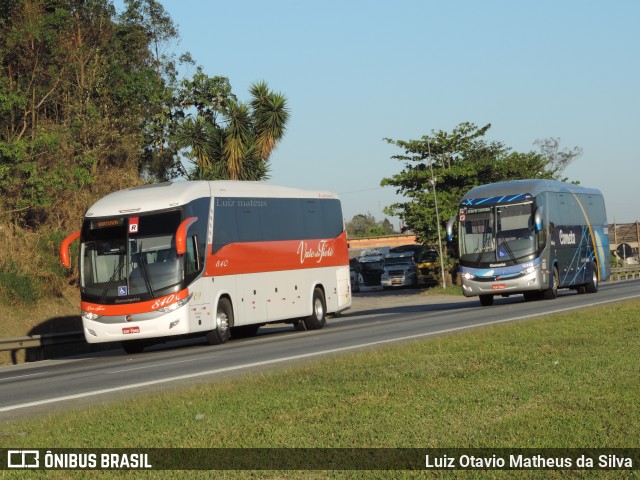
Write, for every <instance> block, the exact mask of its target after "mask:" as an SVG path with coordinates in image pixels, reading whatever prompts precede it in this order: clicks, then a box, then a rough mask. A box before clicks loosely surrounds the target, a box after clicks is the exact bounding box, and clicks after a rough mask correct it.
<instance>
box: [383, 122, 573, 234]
mask: <svg viewBox="0 0 640 480" xmlns="http://www.w3.org/2000/svg"><path fill="white" fill-rule="evenodd" d="M490 128H491V125H490V124H487V125H485V126H483V127H477V126H476V125H475V124H473V123H461V124H460V125H458V126H457V127H456V128H454V129H453V131H452V132H450V133H449V132H445V131H442V130H440V131H437V132H435V131H432V132H431V135H424V136H422V138H421V139H419V140H408V141H405V140H392V139H389V138H386V139H385V140H386V141H387V142H388V143H390V144H392V145H396V146H397V147H399V148H401V149H403V150H404V153H403V154H399V155H394V156H393V157H392V158H394V159H396V160H399V161H402V162H404V168H403V170H402V171H401V172H400V173H398V174H396V175H393V176H392V177H390V178H383V179H382V181H381V185H383V186H386V185H392V186H394V187H396V192H397V193H399V194H402V195H404V197H405V198H407V200H406V201H404V202H397V203H394V204H392V205H390V206H388V207H386V208H385V213H386V214H388V215H394V216H398V217H400V218H401V219H402V220H403V221H404V224H405V225H406V227H407V229H409V230H412V231H413V232H415V234H416V236H417V237H418V240H419V241H420V242H423V243H427V244H435V243H437V240H438V238H437V222H436V213H435V201H434V195H433V190H432V188H435V189H436V193H437V201H438V207H439V217H440V223H441V227H443V226H444V224H445V223H446V221H447V220H448V219H449V218H451V217H452V216H454V215H455V214H456V212H457V208H458V204H459V201H460V199H461V198H462V196H463V195H464V194H465V193H466V192H467V191H468V190H470V189H471V188H473V187H474V186H477V185H482V184H486V183H493V182H499V181H505V180H517V179H525V178H546V179H552V178H556V177H557V176H558V175H559V174H560V173H561V171H562V169H563V168H564V166H566V163H565V164H563V163H561V162H557V161H555V162H554V159H553V158H552V157H550V156H547V154H548V152H545V151H543V152H539V153H538V152H528V153H519V152H513V151H511V148H509V147H507V146H505V145H504V144H503V143H501V142H496V141H491V142H490V141H487V140H485V139H484V138H483V137H484V136H485V135H486V133H487V131H488V130H489V129H490ZM545 145H546V144H545ZM574 151H575V149H574ZM433 181H435V183H432V182H433Z"/></svg>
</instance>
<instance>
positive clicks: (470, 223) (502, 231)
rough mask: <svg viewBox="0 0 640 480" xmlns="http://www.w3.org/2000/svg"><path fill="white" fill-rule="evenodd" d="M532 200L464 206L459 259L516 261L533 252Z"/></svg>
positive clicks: (477, 262) (469, 261) (473, 262)
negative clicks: (507, 203) (510, 203)
mask: <svg viewBox="0 0 640 480" xmlns="http://www.w3.org/2000/svg"><path fill="white" fill-rule="evenodd" d="M532 214H533V203H532V202H527V203H519V204H512V205H492V206H487V207H473V208H468V209H466V210H465V211H464V213H463V214H461V217H460V227H461V228H460V260H461V262H463V263H464V264H466V265H468V266H482V265H483V264H490V263H495V262H511V263H520V262H521V261H524V260H528V259H530V256H531V255H533V254H534V253H535V245H536V243H535V233H534V231H533V225H532Z"/></svg>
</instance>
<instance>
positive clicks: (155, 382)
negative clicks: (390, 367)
mask: <svg viewBox="0 0 640 480" xmlns="http://www.w3.org/2000/svg"><path fill="white" fill-rule="evenodd" d="M638 297H640V294H636V295H630V296H628V297H623V298H618V299H612V300H603V301H601V302H592V303H588V304H583V305H576V306H573V307H566V308H559V309H556V310H552V311H549V312H540V313H531V314H529V315H521V316H518V317H511V318H505V319H502V320H491V321H488V322H482V323H476V324H473V325H465V326H461V327H453V328H445V329H442V330H438V331H435V332H428V333H417V334H415V335H407V336H404V337H398V338H390V339H387V340H378V341H376V342H369V343H361V344H358V345H349V346H348V347H340V348H331V349H328V350H322V351H320V352H311V353H304V354H300V355H292V356H289V357H281V358H274V359H272V360H264V361H262V362H252V363H245V364H243V365H235V366H232V367H224V368H216V369H213V370H207V371H205V372H198V373H190V374H187V375H178V376H176V377H171V378H163V379H159V380H150V381H148V382H140V383H132V384H130V385H123V386H121V387H112V388H105V389H101V390H93V391H90V392H83V393H77V394H74V395H65V396H62V397H55V398H48V399H46V400H38V401H35V402H27V403H19V404H15V405H7V406H6V407H0V412H9V411H11V410H18V409H21V408H29V407H37V406H41V405H47V404H50V403H56V402H64V401H68V400H77V399H80V398H86V397H91V396H95V395H103V394H106V393H113V392H119V391H124V390H131V389H135V388H143V387H149V386H153V385H160V384H163V383H170V382H176V381H180V380H188V379H192V378H197V377H204V376H207V375H214V374H217V373H226V372H233V371H237V370H244V369H247V368H253V367H263V366H265V365H273V364H276V363H283V362H291V361H293V360H301V359H304V358H310V357H317V356H321V355H329V354H333V353H340V352H347V351H349V350H357V349H360V348H367V347H374V346H377V345H384V344H387V343H394V342H402V341H407V340H415V339H418V338H424V337H430V336H434V335H441V334H444V333H452V332H457V331H461V330H468V329H471V328H477V327H483V326H487V325H494V324H499V323H506V322H514V321H517V320H524V319H527V318H534V317H541V316H545V315H552V314H555V313H563V312H568V311H571V310H578V309H581V308H588V307H593V306H597V305H604V304H607V303H614V302H621V301H624V300H631V299H633V298H638Z"/></svg>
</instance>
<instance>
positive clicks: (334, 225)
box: [60, 181, 351, 353]
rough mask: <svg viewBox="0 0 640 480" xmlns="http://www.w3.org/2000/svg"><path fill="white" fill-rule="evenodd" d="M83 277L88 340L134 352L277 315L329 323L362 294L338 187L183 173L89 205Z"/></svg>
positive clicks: (303, 325)
mask: <svg viewBox="0 0 640 480" xmlns="http://www.w3.org/2000/svg"><path fill="white" fill-rule="evenodd" d="M77 238H80V254H79V263H80V265H79V284H80V293H81V309H82V323H83V327H84V334H85V338H86V339H87V342H89V343H100V342H113V341H121V342H122V346H123V348H124V350H125V351H126V352H128V353H136V352H141V351H142V350H143V349H144V348H145V347H146V346H147V345H151V344H153V343H157V342H159V341H163V340H166V339H167V337H173V336H176V335H188V334H196V333H199V334H201V335H202V334H206V337H207V340H208V341H209V343H211V344H220V343H224V342H226V341H227V340H228V339H229V337H230V336H231V335H232V334H234V335H238V336H247V335H254V334H255V333H256V332H257V330H258V328H259V327H260V326H262V325H265V324H267V323H273V322H286V323H291V324H293V325H294V326H295V327H296V328H297V329H300V330H314V329H320V328H322V327H323V326H324V324H325V321H326V320H325V317H326V314H328V313H337V312H340V311H342V310H346V309H347V308H349V307H350V306H351V290H350V282H349V255H348V251H347V237H346V231H345V229H344V221H343V217H342V209H341V205H340V200H339V198H338V197H337V196H336V195H335V194H333V193H329V192H319V191H305V190H298V189H293V188H286V187H276V186H272V185H267V184H264V183H261V182H237V181H212V182H208V181H184V182H174V183H162V184H156V185H145V186H141V187H136V188H131V189H128V190H122V191H119V192H115V193H112V194H110V195H107V196H106V197H104V198H103V199H101V200H99V201H98V202H96V203H95V204H94V205H93V206H91V208H89V210H88V211H87V213H86V215H85V218H84V221H83V224H82V229H81V230H80V231H79V232H76V233H74V234H72V235H70V236H69V237H67V238H66V239H65V241H64V242H63V243H62V246H61V248H60V257H61V261H62V263H63V265H65V266H67V267H69V266H70V257H69V249H70V244H71V243H72V242H73V241H74V240H76V239H77Z"/></svg>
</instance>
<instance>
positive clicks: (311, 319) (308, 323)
mask: <svg viewBox="0 0 640 480" xmlns="http://www.w3.org/2000/svg"><path fill="white" fill-rule="evenodd" d="M326 313H327V307H326V303H325V301H324V292H323V291H322V289H321V288H316V289H315V290H314V291H313V301H312V302H311V315H309V316H308V317H307V318H305V319H304V326H305V327H307V330H319V329H321V328H322V327H324V324H325V323H326Z"/></svg>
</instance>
